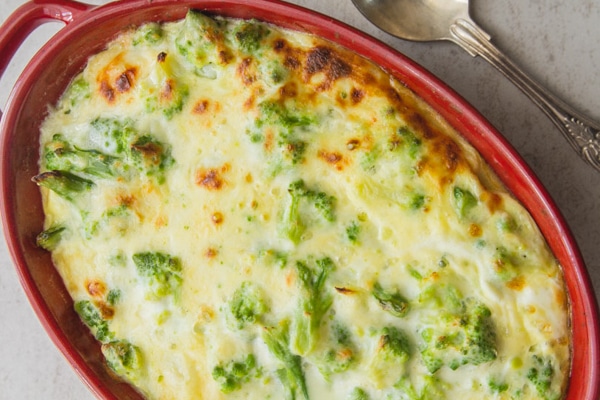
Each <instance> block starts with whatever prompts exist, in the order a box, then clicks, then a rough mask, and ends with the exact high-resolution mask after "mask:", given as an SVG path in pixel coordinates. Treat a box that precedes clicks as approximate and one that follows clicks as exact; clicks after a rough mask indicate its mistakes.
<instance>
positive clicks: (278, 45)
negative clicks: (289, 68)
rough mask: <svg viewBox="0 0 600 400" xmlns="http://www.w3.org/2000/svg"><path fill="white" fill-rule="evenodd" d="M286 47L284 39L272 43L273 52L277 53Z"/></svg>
mask: <svg viewBox="0 0 600 400" xmlns="http://www.w3.org/2000/svg"><path fill="white" fill-rule="evenodd" d="M286 47H287V42H286V41H285V40H284V39H277V40H275V41H274V42H273V50H275V52H277V53H279V52H280V51H281V50H283V49H285V48H286Z"/></svg>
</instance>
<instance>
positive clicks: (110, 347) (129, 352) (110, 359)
mask: <svg viewBox="0 0 600 400" xmlns="http://www.w3.org/2000/svg"><path fill="white" fill-rule="evenodd" d="M101 350H102V354H103V355H104V358H105V359H106V363H107V364H108V366H109V367H110V369H112V370H113V371H114V372H115V373H116V374H117V375H119V376H122V377H125V378H127V379H128V380H130V381H132V382H135V381H136V380H137V379H138V378H139V376H140V375H141V374H142V373H143V370H142V368H143V366H144V362H143V357H142V351H141V350H140V348H139V347H137V346H135V345H133V344H131V343H129V342H128V341H126V340H115V341H111V342H108V343H104V344H103V345H102V347H101Z"/></svg>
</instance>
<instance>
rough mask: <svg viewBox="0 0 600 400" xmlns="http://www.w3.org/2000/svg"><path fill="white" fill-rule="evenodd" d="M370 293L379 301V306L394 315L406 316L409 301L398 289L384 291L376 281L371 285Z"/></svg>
mask: <svg viewBox="0 0 600 400" xmlns="http://www.w3.org/2000/svg"><path fill="white" fill-rule="evenodd" d="M371 293H372V294H373V297H375V298H376V299H377V301H379V304H380V305H381V308H383V310H384V311H387V312H389V313H390V314H392V315H393V316H395V317H400V318H402V317H404V316H406V313H407V312H408V310H409V309H410V303H409V302H408V300H406V299H405V298H404V296H402V294H400V292H399V291H396V292H394V293H392V292H389V291H385V290H384V289H383V288H382V287H381V285H380V284H379V282H376V283H375V285H373V291H372V292H371Z"/></svg>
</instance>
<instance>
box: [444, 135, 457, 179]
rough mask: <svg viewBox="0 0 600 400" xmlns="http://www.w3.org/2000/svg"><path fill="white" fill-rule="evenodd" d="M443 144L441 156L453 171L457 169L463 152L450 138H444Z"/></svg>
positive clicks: (448, 168) (446, 165)
mask: <svg viewBox="0 0 600 400" xmlns="http://www.w3.org/2000/svg"><path fill="white" fill-rule="evenodd" d="M441 146H442V149H441V151H440V156H442V159H443V161H444V164H445V167H446V169H447V170H448V171H451V172H453V171H455V170H456V167H457V166H458V164H459V161H460V158H461V154H462V152H461V150H460V147H458V145H457V144H456V142H455V141H454V140H452V139H450V138H445V139H444V140H442V141H441Z"/></svg>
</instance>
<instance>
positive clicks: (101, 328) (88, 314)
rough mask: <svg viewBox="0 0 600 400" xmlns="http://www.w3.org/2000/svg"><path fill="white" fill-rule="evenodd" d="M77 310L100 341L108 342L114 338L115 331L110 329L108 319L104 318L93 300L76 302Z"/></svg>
mask: <svg viewBox="0 0 600 400" xmlns="http://www.w3.org/2000/svg"><path fill="white" fill-rule="evenodd" d="M75 311H76V312H77V314H79V317H80V318H81V320H82V321H83V323H84V324H86V325H87V327H88V328H90V330H91V331H92V334H93V335H94V337H95V338H96V339H98V340H99V341H100V342H102V343H107V342H109V341H110V340H111V339H112V338H113V336H114V333H112V332H111V331H110V330H109V326H108V321H107V320H106V319H105V318H103V316H102V312H101V311H100V310H99V309H98V307H96V306H95V305H94V304H93V303H92V302H91V301H89V300H81V301H78V302H76V303H75Z"/></svg>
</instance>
